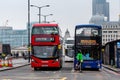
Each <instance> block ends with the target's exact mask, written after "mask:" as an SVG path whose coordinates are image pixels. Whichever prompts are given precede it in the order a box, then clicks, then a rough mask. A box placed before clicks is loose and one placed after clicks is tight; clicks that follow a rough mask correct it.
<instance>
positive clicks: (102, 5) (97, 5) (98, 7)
mask: <svg viewBox="0 0 120 80" xmlns="http://www.w3.org/2000/svg"><path fill="white" fill-rule="evenodd" d="M96 14H100V15H101V14H102V15H104V16H105V17H107V21H109V3H108V2H106V0H93V1H92V15H93V16H94V15H96Z"/></svg>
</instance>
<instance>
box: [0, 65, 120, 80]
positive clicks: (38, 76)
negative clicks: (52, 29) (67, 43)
mask: <svg viewBox="0 0 120 80" xmlns="http://www.w3.org/2000/svg"><path fill="white" fill-rule="evenodd" d="M72 67H73V64H72V63H65V65H64V67H63V68H62V69H61V70H54V69H41V70H38V71H34V69H32V68H31V67H30V66H29V65H28V66H24V67H20V68H16V69H12V70H7V71H2V72H0V80H120V74H118V73H115V72H113V71H110V70H108V69H105V68H103V69H102V70H100V71H95V70H84V71H83V73H79V72H74V71H73V68H72Z"/></svg>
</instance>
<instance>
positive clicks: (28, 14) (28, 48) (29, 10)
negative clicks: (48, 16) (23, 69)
mask: <svg viewBox="0 0 120 80" xmlns="http://www.w3.org/2000/svg"><path fill="white" fill-rule="evenodd" d="M28 56H29V59H28V62H29V63H30V0H28Z"/></svg>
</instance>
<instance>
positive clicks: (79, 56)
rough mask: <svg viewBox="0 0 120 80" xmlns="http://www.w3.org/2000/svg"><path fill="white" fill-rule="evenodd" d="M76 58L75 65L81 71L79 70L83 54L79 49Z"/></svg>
mask: <svg viewBox="0 0 120 80" xmlns="http://www.w3.org/2000/svg"><path fill="white" fill-rule="evenodd" d="M76 59H77V64H76V67H77V68H79V69H80V71H82V70H81V63H82V62H83V55H82V52H81V50H78V53H77V56H76Z"/></svg>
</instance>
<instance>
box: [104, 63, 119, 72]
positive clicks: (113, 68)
mask: <svg viewBox="0 0 120 80" xmlns="http://www.w3.org/2000/svg"><path fill="white" fill-rule="evenodd" d="M102 66H103V67H105V68H107V69H109V70H112V71H114V72H117V73H120V68H116V67H114V66H110V65H104V64H102Z"/></svg>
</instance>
